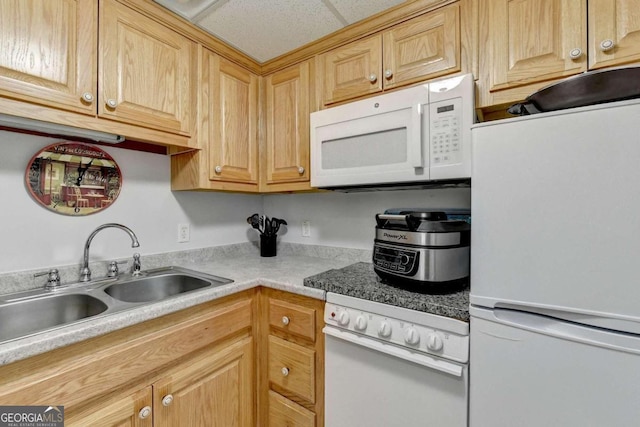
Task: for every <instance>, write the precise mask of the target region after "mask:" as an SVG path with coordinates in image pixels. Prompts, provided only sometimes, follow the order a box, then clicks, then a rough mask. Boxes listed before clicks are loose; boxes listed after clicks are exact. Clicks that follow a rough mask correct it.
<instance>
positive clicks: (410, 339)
mask: <svg viewBox="0 0 640 427" xmlns="http://www.w3.org/2000/svg"><path fill="white" fill-rule="evenodd" d="M404 342H406V343H407V344H409V345H417V344H418V343H419V342H420V334H418V331H416V330H415V328H411V327H409V328H407V329H405V331H404Z"/></svg>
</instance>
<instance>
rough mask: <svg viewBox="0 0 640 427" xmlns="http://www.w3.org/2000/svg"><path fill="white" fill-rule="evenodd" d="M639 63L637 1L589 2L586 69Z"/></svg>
mask: <svg viewBox="0 0 640 427" xmlns="http://www.w3.org/2000/svg"><path fill="white" fill-rule="evenodd" d="M635 61H640V0H589V67H590V68H602V67H610V66H613V65H620V64H625V63H629V62H635Z"/></svg>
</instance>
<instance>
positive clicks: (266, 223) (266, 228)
mask: <svg viewBox="0 0 640 427" xmlns="http://www.w3.org/2000/svg"><path fill="white" fill-rule="evenodd" d="M272 230H273V227H272V222H271V219H269V217H268V216H265V217H264V234H265V235H267V236H271V233H272Z"/></svg>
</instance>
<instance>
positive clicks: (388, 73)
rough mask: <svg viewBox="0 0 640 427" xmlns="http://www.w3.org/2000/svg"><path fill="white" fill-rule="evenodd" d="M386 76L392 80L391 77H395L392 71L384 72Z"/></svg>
mask: <svg viewBox="0 0 640 427" xmlns="http://www.w3.org/2000/svg"><path fill="white" fill-rule="evenodd" d="M384 76H385V77H386V78H388V79H390V78H391V77H393V71H391V70H386V71H385V72H384Z"/></svg>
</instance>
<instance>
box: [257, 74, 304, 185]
mask: <svg viewBox="0 0 640 427" xmlns="http://www.w3.org/2000/svg"><path fill="white" fill-rule="evenodd" d="M309 71H310V66H309V62H303V63H302V64H298V65H295V66H293V67H290V68H287V69H285V70H283V71H279V72H277V73H275V74H271V75H269V76H268V77H267V78H266V80H265V85H266V127H267V135H266V146H265V151H266V165H265V167H266V172H267V174H266V175H267V184H273V183H277V182H295V181H308V180H309V107H310V100H309V92H310V90H309V89H310V86H309V83H310V80H309Z"/></svg>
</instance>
